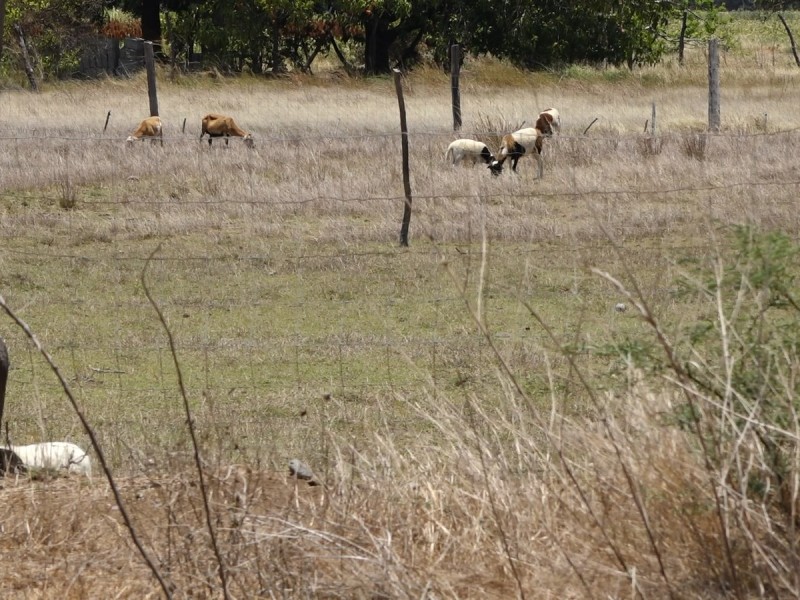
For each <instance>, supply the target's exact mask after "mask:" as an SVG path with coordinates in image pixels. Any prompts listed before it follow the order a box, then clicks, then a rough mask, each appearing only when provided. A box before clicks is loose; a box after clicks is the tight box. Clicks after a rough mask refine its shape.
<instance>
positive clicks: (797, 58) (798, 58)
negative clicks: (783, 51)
mask: <svg viewBox="0 0 800 600" xmlns="http://www.w3.org/2000/svg"><path fill="white" fill-rule="evenodd" d="M778 18H779V19H780V20H781V23H783V26H784V28H785V29H786V33H787V35H788V36H789V43H790V44H791V45H792V54H794V62H795V63H796V64H797V66H798V67H800V56H798V55H797V45H796V44H795V43H794V36H793V35H792V30H791V29H789V25H787V24H786V19H784V18H783V15H781V14H779V15H778Z"/></svg>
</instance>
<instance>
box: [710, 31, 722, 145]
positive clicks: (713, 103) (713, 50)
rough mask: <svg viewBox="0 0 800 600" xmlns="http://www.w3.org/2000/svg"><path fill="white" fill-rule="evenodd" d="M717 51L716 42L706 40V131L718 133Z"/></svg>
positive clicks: (714, 40) (714, 39)
mask: <svg viewBox="0 0 800 600" xmlns="http://www.w3.org/2000/svg"><path fill="white" fill-rule="evenodd" d="M719 125H720V110H719V49H718V40H717V39H716V38H712V39H710V40H708V130H709V131H712V132H717V131H719Z"/></svg>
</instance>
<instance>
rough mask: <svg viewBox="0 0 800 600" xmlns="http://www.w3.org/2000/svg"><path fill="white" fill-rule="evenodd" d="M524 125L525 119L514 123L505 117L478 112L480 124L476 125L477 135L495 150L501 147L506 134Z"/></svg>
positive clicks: (477, 137) (478, 138)
mask: <svg viewBox="0 0 800 600" xmlns="http://www.w3.org/2000/svg"><path fill="white" fill-rule="evenodd" d="M524 126H525V121H523V122H522V123H517V124H512V123H511V122H509V121H508V120H507V119H505V118H504V117H499V118H497V117H493V116H490V115H486V114H483V113H478V124H477V126H476V127H475V136H476V139H477V140H478V141H481V142H483V143H484V144H486V145H487V146H489V150H495V149H497V148H499V147H500V143H501V142H502V141H503V136H504V135H506V134H507V133H511V132H512V131H517V130H518V129H522V128H523V127H524Z"/></svg>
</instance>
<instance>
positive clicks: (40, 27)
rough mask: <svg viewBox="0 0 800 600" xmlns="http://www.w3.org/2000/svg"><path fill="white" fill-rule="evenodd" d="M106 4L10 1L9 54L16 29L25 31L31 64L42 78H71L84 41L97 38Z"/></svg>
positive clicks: (82, 0) (7, 23) (83, 0)
mask: <svg viewBox="0 0 800 600" xmlns="http://www.w3.org/2000/svg"><path fill="white" fill-rule="evenodd" d="M103 8H104V7H103V0H8V1H7V4H6V19H5V39H6V44H5V47H6V50H7V51H10V50H11V48H14V46H12V45H10V44H9V43H8V40H16V39H17V38H16V36H15V35H13V33H12V32H14V28H15V26H19V27H20V28H22V30H23V32H24V34H25V36H26V41H27V43H28V44H29V45H30V46H31V53H32V55H33V56H32V60H33V61H34V62H35V63H36V64H35V68H36V69H37V70H38V71H39V73H40V75H41V76H44V77H45V78H46V77H64V76H69V75H72V73H73V72H74V69H75V67H76V65H77V63H78V60H79V56H80V52H81V46H82V42H83V40H85V39H87V38H89V37H92V36H94V35H96V34H97V31H98V30H99V27H100V25H101V23H102V22H103Z"/></svg>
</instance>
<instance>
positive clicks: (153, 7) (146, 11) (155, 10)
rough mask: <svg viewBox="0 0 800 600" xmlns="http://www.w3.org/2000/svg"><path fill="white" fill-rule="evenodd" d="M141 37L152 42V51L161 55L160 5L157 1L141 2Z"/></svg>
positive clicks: (145, 0)
mask: <svg viewBox="0 0 800 600" xmlns="http://www.w3.org/2000/svg"><path fill="white" fill-rule="evenodd" d="M142 37H143V38H144V39H145V40H146V41H148V42H153V50H155V51H156V54H161V3H160V1H159V0H143V1H142Z"/></svg>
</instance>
